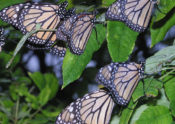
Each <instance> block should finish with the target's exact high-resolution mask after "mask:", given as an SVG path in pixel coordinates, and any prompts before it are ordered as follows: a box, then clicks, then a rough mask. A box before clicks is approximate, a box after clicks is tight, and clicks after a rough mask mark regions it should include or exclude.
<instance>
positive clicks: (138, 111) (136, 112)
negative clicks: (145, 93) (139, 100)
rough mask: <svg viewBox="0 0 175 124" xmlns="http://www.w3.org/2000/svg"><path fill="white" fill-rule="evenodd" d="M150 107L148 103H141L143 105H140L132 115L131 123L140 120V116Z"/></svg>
mask: <svg viewBox="0 0 175 124" xmlns="http://www.w3.org/2000/svg"><path fill="white" fill-rule="evenodd" d="M147 108H148V106H147V105H145V104H144V105H141V106H139V107H138V108H137V109H136V110H135V112H134V114H133V115H132V118H131V121H130V122H131V123H130V124H134V122H135V121H136V120H138V119H139V117H140V115H141V114H142V112H143V111H144V110H145V109H147Z"/></svg>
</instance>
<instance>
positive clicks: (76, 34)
mask: <svg viewBox="0 0 175 124" xmlns="http://www.w3.org/2000/svg"><path fill="white" fill-rule="evenodd" d="M95 19H96V18H95V14H93V13H87V12H83V13H79V14H75V15H73V16H71V17H70V18H69V19H67V20H66V21H64V23H63V24H62V25H61V26H60V27H59V28H58V31H57V32H58V33H57V36H58V37H60V36H59V34H63V35H64V37H62V38H61V40H63V41H68V46H69V48H70V50H71V51H72V52H73V53H74V54H77V55H80V54H82V53H83V52H84V49H85V47H86V44H87V41H88V40H89V37H90V34H91V32H92V29H93V27H94V22H95ZM60 32H61V33H60Z"/></svg>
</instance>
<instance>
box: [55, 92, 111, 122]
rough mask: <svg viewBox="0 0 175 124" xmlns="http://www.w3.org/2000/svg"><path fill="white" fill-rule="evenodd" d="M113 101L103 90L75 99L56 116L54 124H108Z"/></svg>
mask: <svg viewBox="0 0 175 124" xmlns="http://www.w3.org/2000/svg"><path fill="white" fill-rule="evenodd" d="M113 107H114V101H113V100H112V98H111V96H110V94H109V92H107V91H105V90H104V89H100V90H97V91H95V92H92V93H89V94H86V95H85V96H83V98H81V99H80V98H79V99H77V100H76V101H75V102H73V103H71V104H70V105H69V106H68V107H66V108H65V110H63V112H62V113H61V114H59V115H58V117H57V119H56V123H55V124H108V123H109V121H110V118H111V114H112V110H113Z"/></svg>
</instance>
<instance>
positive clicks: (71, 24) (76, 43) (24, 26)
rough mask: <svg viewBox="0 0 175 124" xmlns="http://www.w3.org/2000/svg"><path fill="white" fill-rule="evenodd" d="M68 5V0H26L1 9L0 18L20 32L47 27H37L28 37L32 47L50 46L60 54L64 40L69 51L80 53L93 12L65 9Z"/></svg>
mask: <svg viewBox="0 0 175 124" xmlns="http://www.w3.org/2000/svg"><path fill="white" fill-rule="evenodd" d="M67 6H68V2H67V1H65V2H63V3H61V4H60V5H53V4H48V3H47V4H45V3H31V2H27V3H23V4H16V5H13V6H9V7H7V8H4V9H2V10H1V11H0V18H1V19H2V20H3V21H5V22H7V23H9V24H12V25H13V26H14V27H15V28H17V29H19V30H20V31H21V32H22V33H23V34H26V33H28V32H30V31H32V30H35V29H36V25H37V24H40V26H41V29H42V30H46V31H38V32H37V33H34V34H33V35H32V36H30V37H29V38H28V41H29V42H28V44H27V47H29V48H31V49H49V50H50V51H51V52H52V53H54V54H57V55H59V56H61V57H63V56H64V55H65V53H66V45H65V43H66V42H67V43H68V47H69V48H70V50H71V51H72V53H74V54H77V55H80V54H82V53H83V52H84V49H85V46H86V43H87V41H88V39H89V37H90V34H91V31H92V29H93V27H94V21H95V15H94V14H93V13H91V12H82V13H79V14H75V9H74V8H72V9H69V10H66V7H67ZM49 29H50V30H52V29H57V31H56V32H52V31H49ZM56 40H60V42H56ZM62 41H63V42H62Z"/></svg>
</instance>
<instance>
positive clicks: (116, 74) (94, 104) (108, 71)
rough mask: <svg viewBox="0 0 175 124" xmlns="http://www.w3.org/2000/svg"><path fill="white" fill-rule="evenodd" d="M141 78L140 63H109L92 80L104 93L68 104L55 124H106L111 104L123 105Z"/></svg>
mask: <svg viewBox="0 0 175 124" xmlns="http://www.w3.org/2000/svg"><path fill="white" fill-rule="evenodd" d="M143 75H144V64H143V63H140V64H137V63H134V62H128V63H110V64H109V65H106V66H104V67H102V68H101V69H100V70H99V72H98V74H97V76H96V79H97V82H98V83H99V84H102V85H104V87H105V88H106V89H104V88H103V89H99V90H97V91H94V92H92V93H88V94H86V95H85V96H83V98H79V99H77V100H76V101H75V102H73V103H71V104H70V105H69V106H68V107H66V108H65V109H64V110H63V112H62V113H61V114H59V115H58V117H57V120H56V122H55V124H109V121H110V118H111V114H112V111H113V108H114V105H115V103H117V104H118V105H121V106H125V105H127V104H128V102H129V100H130V98H131V95H132V93H133V91H134V89H135V88H136V86H137V84H138V82H139V80H140V79H142V78H143Z"/></svg>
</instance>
